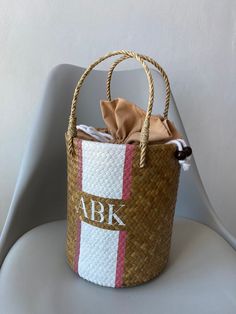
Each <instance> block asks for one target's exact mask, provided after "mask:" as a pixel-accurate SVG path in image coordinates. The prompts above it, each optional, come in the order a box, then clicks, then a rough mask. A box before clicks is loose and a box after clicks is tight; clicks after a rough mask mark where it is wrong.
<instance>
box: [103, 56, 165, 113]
mask: <svg viewBox="0 0 236 314" xmlns="http://www.w3.org/2000/svg"><path fill="white" fill-rule="evenodd" d="M139 57H140V58H142V59H143V60H145V61H148V62H150V63H151V64H152V65H154V66H155V67H156V68H157V70H158V71H159V72H160V74H161V75H162V77H163V79H164V81H165V85H166V98H165V108H164V112H163V117H164V118H165V119H168V112H169V107H170V94H171V91H170V83H169V79H168V76H167V74H166V73H165V71H164V70H163V68H162V67H161V66H160V64H158V63H157V62H156V61H155V60H154V59H152V58H150V57H149V56H146V55H141V54H139ZM129 58H130V56H127V55H123V56H122V57H120V58H119V59H117V60H116V61H115V62H114V63H113V64H112V66H111V68H110V70H109V72H108V75H107V86H106V92H107V99H108V100H110V101H111V78H112V74H113V71H114V69H115V67H116V66H117V65H118V64H119V63H121V62H122V61H124V60H126V59H129Z"/></svg>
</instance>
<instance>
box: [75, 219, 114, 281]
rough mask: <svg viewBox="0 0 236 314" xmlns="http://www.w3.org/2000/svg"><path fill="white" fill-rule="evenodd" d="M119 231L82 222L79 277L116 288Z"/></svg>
mask: <svg viewBox="0 0 236 314" xmlns="http://www.w3.org/2000/svg"><path fill="white" fill-rule="evenodd" d="M118 242H119V231H113V230H105V229H101V228H97V227H94V226H91V225H89V224H87V223H85V222H83V221H82V222H81V235H80V256H79V265H78V272H79V275H80V276H81V277H82V278H84V279H87V280H89V281H92V282H94V283H97V284H99V285H104V286H109V287H115V282H116V262H117V250H118Z"/></svg>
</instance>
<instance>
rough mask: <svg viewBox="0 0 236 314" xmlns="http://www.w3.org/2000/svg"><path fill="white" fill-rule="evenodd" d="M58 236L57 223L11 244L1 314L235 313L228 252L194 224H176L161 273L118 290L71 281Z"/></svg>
mask: <svg viewBox="0 0 236 314" xmlns="http://www.w3.org/2000/svg"><path fill="white" fill-rule="evenodd" d="M65 232H66V223H65V221H56V222H52V223H47V224H44V225H41V226H39V227H37V228H35V229H32V230H31V231H29V232H28V233H26V234H25V235H24V236H22V237H21V238H20V239H19V240H18V241H17V242H16V243H15V245H14V246H13V247H12V249H11V250H10V252H9V253H8V255H7V257H6V259H5V261H4V264H3V266H2V269H1V272H0V297H1V299H0V304H1V313H4V314H38V313H43V314H54V313H55V314H74V313H78V314H80V313H81V314H87V313H88V314H92V313H103V314H106V313H109V314H110V313H112V314H116V313H119V314H120V313H124V314H126V313H127V314H128V313H129V314H132V313H135V314H139V313H140V314H151V313H155V314H156V313H163V314H169V313H171V314H172V313H178V314H179V313H181V314H183V313H188V314H192V313H198V314H199V313H201V314H202V313H207V314H209V313H214V314H217V313H220V314H222V313H224V314H226V313H227V314H231V313H232V314H233V313H236V298H235V296H236V271H235V270H236V252H235V251H234V250H233V249H232V248H231V247H230V246H229V245H228V244H227V243H226V242H225V241H224V240H223V239H222V238H221V237H220V236H219V235H218V234H217V233H215V232H214V231H213V230H211V229H210V228H208V227H206V226H204V225H202V224H199V223H197V222H194V221H191V220H187V219H182V218H178V219H176V220H175V223H174V233H173V237H172V248H171V256H170V260H169V264H168V266H167V268H166V269H165V271H164V272H163V273H162V274H161V275H160V276H159V278H156V279H154V280H152V281H150V282H149V283H146V284H144V285H141V286H138V287H134V288H124V289H112V288H104V287H100V286H96V285H94V284H92V283H89V282H87V281H85V280H83V279H81V278H79V277H78V276H77V275H76V274H74V273H73V272H72V271H71V270H70V268H69V266H68V265H67V262H66V258H65Z"/></svg>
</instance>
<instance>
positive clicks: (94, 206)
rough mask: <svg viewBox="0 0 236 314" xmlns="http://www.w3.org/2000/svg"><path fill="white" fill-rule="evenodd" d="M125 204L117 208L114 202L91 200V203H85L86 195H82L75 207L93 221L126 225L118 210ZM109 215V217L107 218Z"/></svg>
mask: <svg viewBox="0 0 236 314" xmlns="http://www.w3.org/2000/svg"><path fill="white" fill-rule="evenodd" d="M124 206H125V205H124V204H122V205H120V206H119V207H116V208H115V205H114V204H106V205H104V204H102V203H101V202H99V201H94V200H93V199H91V200H90V202H89V204H86V203H85V200H84V197H83V196H81V198H80V200H79V202H78V205H77V206H76V207H75V209H76V212H77V213H81V214H82V216H84V217H85V218H87V219H90V220H92V221H96V222H100V223H106V224H108V225H115V224H118V225H120V226H125V223H124V222H123V221H122V220H121V218H120V217H119V216H118V211H119V210H121V208H124ZM106 217H107V218H106Z"/></svg>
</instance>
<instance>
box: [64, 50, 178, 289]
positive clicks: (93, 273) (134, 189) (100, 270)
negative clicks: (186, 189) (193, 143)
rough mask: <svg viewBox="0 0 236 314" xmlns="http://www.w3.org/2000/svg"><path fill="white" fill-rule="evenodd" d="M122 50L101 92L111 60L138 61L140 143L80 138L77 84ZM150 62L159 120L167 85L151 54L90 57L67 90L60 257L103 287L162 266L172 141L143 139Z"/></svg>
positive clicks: (150, 274)
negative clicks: (158, 83)
mask: <svg viewBox="0 0 236 314" xmlns="http://www.w3.org/2000/svg"><path fill="white" fill-rule="evenodd" d="M116 55H122V57H120V58H119V59H118V60H117V61H115V62H114V63H113V65H112V67H111V69H110V71H109V73H108V81H107V95H108V99H109V100H110V98H111V95H110V80H111V76H112V72H113V70H114V68H115V66H116V65H117V64H118V63H120V62H121V61H123V60H125V59H127V58H134V59H136V60H138V61H139V62H140V63H141V65H142V66H143V68H144V70H145V72H146V75H147V78H148V83H149V101H148V107H147V112H146V117H145V121H144V124H143V127H142V131H141V141H140V144H112V143H101V142H94V141H86V140H81V139H79V138H78V136H77V130H76V105H77V98H78V95H79V92H80V89H81V86H82V84H83V82H84V80H85V78H86V77H87V75H88V74H89V73H90V72H91V71H92V69H93V68H94V67H95V66H96V65H97V64H99V63H100V62H102V61H103V60H105V59H107V58H109V57H112V56H116ZM144 60H146V61H148V62H150V63H152V64H153V65H154V66H155V67H156V68H157V69H158V70H159V72H160V73H161V75H162V77H163V79H164V81H165V83H166V103H165V110H164V114H163V116H164V118H165V119H167V117H168V109H169V102H170V85H169V81H168V78H167V75H166V74H165V72H164V70H163V69H162V68H161V67H160V65H159V64H158V63H156V62H155V61H154V60H153V59H151V58H150V57H147V56H144V55H140V54H136V53H134V52H131V51H124V50H120V51H115V52H112V53H108V54H106V55H105V56H103V57H101V58H99V59H98V60H96V61H95V62H94V63H93V64H91V65H90V66H89V67H88V68H87V70H86V71H85V72H84V73H83V75H82V76H81V78H80V80H79V82H78V84H77V86H76V88H75V92H74V96H73V100H72V105H71V113H70V119H69V126H68V131H67V133H66V146H67V166H68V169H67V171H68V201H67V202H68V208H67V258H68V262H69V265H70V267H71V268H72V269H73V270H74V271H75V272H76V273H77V274H79V276H80V277H82V278H84V279H87V280H89V281H91V282H93V283H96V284H99V285H102V286H108V287H116V288H120V287H127V286H135V285H139V284H141V283H144V282H146V281H148V280H151V279H153V278H154V277H156V276H158V275H159V274H160V273H161V271H162V270H163V269H164V267H165V266H166V264H167V261H168V256H169V250H170V242H171V233H172V224H173V216H174V208H175V203H176V196H177V189H178V181H179V173H180V166H179V163H178V160H176V158H175V157H174V153H175V150H176V146H175V145H173V144H170V145H165V144H148V135H149V120H150V117H151V113H152V106H153V100H154V88H153V79H152V75H151V73H150V70H149V68H148V67H147V65H146V63H145V61H144Z"/></svg>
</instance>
